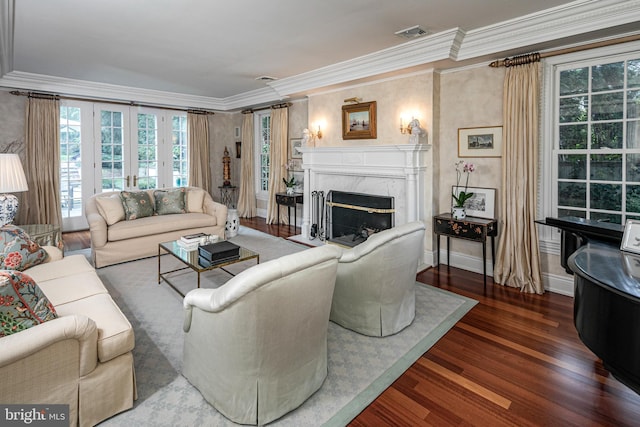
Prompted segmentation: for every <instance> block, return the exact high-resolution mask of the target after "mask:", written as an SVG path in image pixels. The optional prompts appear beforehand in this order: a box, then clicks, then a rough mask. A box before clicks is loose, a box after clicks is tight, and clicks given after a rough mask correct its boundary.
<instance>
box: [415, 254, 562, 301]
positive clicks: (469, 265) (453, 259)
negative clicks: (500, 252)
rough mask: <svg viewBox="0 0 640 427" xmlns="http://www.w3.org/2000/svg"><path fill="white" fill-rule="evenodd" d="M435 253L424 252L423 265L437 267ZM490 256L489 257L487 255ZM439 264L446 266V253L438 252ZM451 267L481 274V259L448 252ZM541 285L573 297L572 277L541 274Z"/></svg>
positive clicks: (489, 266) (489, 269)
mask: <svg viewBox="0 0 640 427" xmlns="http://www.w3.org/2000/svg"><path fill="white" fill-rule="evenodd" d="M436 253H437V252H436V251H430V252H427V251H425V253H424V257H423V259H424V263H425V264H426V265H431V266H434V267H437V257H436ZM489 256H490V255H489ZM440 263H441V264H444V265H446V264H447V251H446V249H445V250H440ZM450 263H451V264H450V265H451V267H456V268H460V269H462V270H467V271H471V272H473V273H478V274H482V258H480V257H476V256H471V255H467V254H461V253H458V252H453V251H452V252H450ZM486 267H487V276H491V277H493V261H492V260H491V259H490V258H489V259H487V263H486ZM542 283H543V285H544V288H545V290H547V291H549V292H553V293H556V294H560V295H566V296H569V297H573V277H564V276H560V275H557V274H550V273H542Z"/></svg>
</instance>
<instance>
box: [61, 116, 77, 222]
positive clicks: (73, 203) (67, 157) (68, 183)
mask: <svg viewBox="0 0 640 427" xmlns="http://www.w3.org/2000/svg"><path fill="white" fill-rule="evenodd" d="M81 124H82V116H81V112H80V107H72V106H68V105H61V106H60V203H61V204H62V218H71V217H74V216H79V215H82V193H81V191H80V190H81V188H82V177H81V174H80V171H81V170H82V157H81V154H82V143H81V142H82V140H81V138H80V136H81V133H80V130H81Z"/></svg>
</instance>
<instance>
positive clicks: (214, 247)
mask: <svg viewBox="0 0 640 427" xmlns="http://www.w3.org/2000/svg"><path fill="white" fill-rule="evenodd" d="M239 256H240V246H238V245H234V244H233V243H231V242H229V241H227V240H224V241H222V242H217V243H210V244H208V245H202V246H199V247H198V257H199V261H200V263H201V264H203V262H205V263H208V264H215V263H217V262H221V261H227V260H230V259H235V258H238V257H239Z"/></svg>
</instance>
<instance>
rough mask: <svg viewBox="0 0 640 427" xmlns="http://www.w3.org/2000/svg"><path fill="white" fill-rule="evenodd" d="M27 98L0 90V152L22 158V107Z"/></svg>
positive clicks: (23, 107)
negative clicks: (14, 154) (17, 154)
mask: <svg viewBox="0 0 640 427" xmlns="http://www.w3.org/2000/svg"><path fill="white" fill-rule="evenodd" d="M26 101H27V98H26V97H24V96H15V95H11V94H10V93H9V91H5V90H0V153H19V154H20V156H21V157H22V158H24V109H25V104H26Z"/></svg>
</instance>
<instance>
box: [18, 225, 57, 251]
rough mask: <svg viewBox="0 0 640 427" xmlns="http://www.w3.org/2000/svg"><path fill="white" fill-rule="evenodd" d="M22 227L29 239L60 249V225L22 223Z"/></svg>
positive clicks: (41, 244)
mask: <svg viewBox="0 0 640 427" xmlns="http://www.w3.org/2000/svg"><path fill="white" fill-rule="evenodd" d="M18 227H20V228H22V229H23V230H24V231H25V233H27V234H28V235H29V237H31V239H32V240H33V241H34V242H36V243H37V244H39V245H40V246H55V247H57V248H60V249H62V247H63V246H64V244H63V242H62V234H61V233H60V227H58V226H57V225H52V224H23V225H19V226H18Z"/></svg>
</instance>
